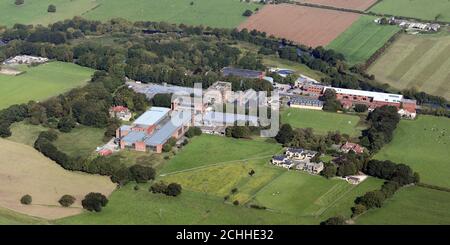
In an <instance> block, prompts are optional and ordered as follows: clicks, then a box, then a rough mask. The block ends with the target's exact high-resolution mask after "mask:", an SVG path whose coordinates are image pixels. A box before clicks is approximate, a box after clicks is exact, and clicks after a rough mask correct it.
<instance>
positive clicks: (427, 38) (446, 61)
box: [368, 34, 450, 98]
mask: <svg viewBox="0 0 450 245" xmlns="http://www.w3.org/2000/svg"><path fill="white" fill-rule="evenodd" d="M449 52H450V35H448V34H447V35H445V34H441V35H420V36H417V35H401V36H400V37H399V38H398V40H396V41H395V42H394V43H393V44H392V46H390V47H389V48H388V49H387V50H386V51H385V53H384V54H383V55H382V56H381V57H380V58H379V59H377V60H376V61H375V62H374V64H373V65H372V66H371V67H369V70H368V71H369V72H370V73H372V74H374V75H375V77H376V79H377V80H379V81H380V82H383V83H388V84H390V85H391V86H392V87H394V88H398V89H405V88H416V89H420V90H423V91H426V92H428V93H430V94H434V95H439V96H443V97H446V98H450V84H449V82H448V81H449V79H450V56H449V55H448V54H449Z"/></svg>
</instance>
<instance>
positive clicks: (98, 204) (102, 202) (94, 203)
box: [81, 192, 108, 212]
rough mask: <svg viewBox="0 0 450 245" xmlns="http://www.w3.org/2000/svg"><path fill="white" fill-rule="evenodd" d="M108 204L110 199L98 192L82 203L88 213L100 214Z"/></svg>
mask: <svg viewBox="0 0 450 245" xmlns="http://www.w3.org/2000/svg"><path fill="white" fill-rule="evenodd" d="M106 204H108V198H106V196H105V195H103V194H101V193H97V192H91V193H89V194H87V195H86V196H85V197H84V199H83V200H82V201H81V205H82V206H83V208H84V209H86V210H88V211H91V212H93V211H95V212H100V211H102V208H103V207H105V206H106Z"/></svg>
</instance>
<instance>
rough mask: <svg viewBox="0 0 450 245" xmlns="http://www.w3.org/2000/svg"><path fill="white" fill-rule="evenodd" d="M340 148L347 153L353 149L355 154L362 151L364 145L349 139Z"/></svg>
mask: <svg viewBox="0 0 450 245" xmlns="http://www.w3.org/2000/svg"><path fill="white" fill-rule="evenodd" d="M340 150H341V151H342V152H344V153H348V152H350V151H354V152H355V153H357V154H362V153H364V147H362V146H360V145H358V144H356V143H352V142H349V141H347V142H345V144H343V145H342V146H341V147H340Z"/></svg>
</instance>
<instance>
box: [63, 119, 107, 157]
mask: <svg viewBox="0 0 450 245" xmlns="http://www.w3.org/2000/svg"><path fill="white" fill-rule="evenodd" d="M104 133H105V130H104V129H101V128H91V127H86V126H78V127H76V128H74V129H73V130H72V131H70V132H69V133H60V134H58V139H57V140H56V141H55V146H56V147H58V149H59V150H61V151H63V152H64V153H66V154H68V155H69V156H72V157H78V156H87V155H89V154H90V153H93V152H94V151H95V149H96V147H97V146H102V145H103V144H104V142H103V137H104Z"/></svg>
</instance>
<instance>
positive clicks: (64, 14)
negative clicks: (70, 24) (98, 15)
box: [0, 0, 98, 26]
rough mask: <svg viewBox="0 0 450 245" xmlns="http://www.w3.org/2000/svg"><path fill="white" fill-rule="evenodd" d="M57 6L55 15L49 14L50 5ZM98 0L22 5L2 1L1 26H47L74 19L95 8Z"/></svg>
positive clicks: (57, 0)
mask: <svg viewBox="0 0 450 245" xmlns="http://www.w3.org/2000/svg"><path fill="white" fill-rule="evenodd" d="M50 4H53V5H55V6H56V12H55V13H48V12H47V8H48V5H50ZM97 5H98V3H97V1H96V0H25V3H24V4H22V5H19V6H18V5H15V4H14V1H9V0H3V1H0V24H1V25H6V26H13V25H14V24H16V23H20V24H34V25H36V24H42V25H47V24H50V23H54V22H56V21H59V20H64V19H72V18H73V17H74V16H80V15H82V14H83V13H84V12H86V11H88V10H90V9H92V8H95V6H97Z"/></svg>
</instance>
